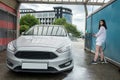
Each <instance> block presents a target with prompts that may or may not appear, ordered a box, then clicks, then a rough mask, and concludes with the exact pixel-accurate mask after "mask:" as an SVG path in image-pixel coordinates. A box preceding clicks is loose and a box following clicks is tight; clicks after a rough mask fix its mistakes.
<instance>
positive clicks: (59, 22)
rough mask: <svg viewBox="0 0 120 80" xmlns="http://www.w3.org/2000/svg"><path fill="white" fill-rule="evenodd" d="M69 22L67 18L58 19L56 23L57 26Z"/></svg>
mask: <svg viewBox="0 0 120 80" xmlns="http://www.w3.org/2000/svg"><path fill="white" fill-rule="evenodd" d="M66 23H67V22H66V19H65V18H58V19H57V18H56V19H55V21H54V23H53V24H55V25H65V24H66Z"/></svg>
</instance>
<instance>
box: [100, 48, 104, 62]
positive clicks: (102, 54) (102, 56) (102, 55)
mask: <svg viewBox="0 0 120 80" xmlns="http://www.w3.org/2000/svg"><path fill="white" fill-rule="evenodd" d="M100 58H101V61H103V60H104V53H103V50H102V46H100Z"/></svg>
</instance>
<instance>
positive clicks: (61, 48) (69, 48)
mask: <svg viewBox="0 0 120 80" xmlns="http://www.w3.org/2000/svg"><path fill="white" fill-rule="evenodd" d="M70 50H71V46H63V47H60V48H58V49H57V50H56V51H57V52H58V53H63V52H66V51H70Z"/></svg>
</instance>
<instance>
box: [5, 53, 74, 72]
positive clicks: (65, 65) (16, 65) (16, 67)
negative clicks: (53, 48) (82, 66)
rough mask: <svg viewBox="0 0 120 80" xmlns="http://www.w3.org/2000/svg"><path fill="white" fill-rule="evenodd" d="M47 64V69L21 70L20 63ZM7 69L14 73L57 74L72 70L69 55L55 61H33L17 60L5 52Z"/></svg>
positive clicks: (63, 55)
mask: <svg viewBox="0 0 120 80" xmlns="http://www.w3.org/2000/svg"><path fill="white" fill-rule="evenodd" d="M24 62H25V63H47V64H48V65H47V69H22V63H24ZM7 67H8V68H9V69H11V70H13V71H15V72H40V73H57V72H61V71H66V70H69V69H72V68H73V60H72V57H71V55H70V53H68V52H66V53H63V54H62V55H59V56H58V57H57V58H55V59H51V60H50V59H48V60H40V59H38V60H34V59H19V58H16V57H15V56H14V55H13V53H12V52H10V51H7Z"/></svg>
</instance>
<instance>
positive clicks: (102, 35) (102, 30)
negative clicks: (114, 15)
mask: <svg viewBox="0 0 120 80" xmlns="http://www.w3.org/2000/svg"><path fill="white" fill-rule="evenodd" d="M98 29H99V31H98V32H97V34H93V36H94V37H96V52H95V56H94V60H93V61H92V64H97V59H98V56H99V52H100V60H101V63H104V53H103V50H102V45H103V44H104V43H105V40H106V30H107V26H106V22H105V20H100V21H99V28H98Z"/></svg>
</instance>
